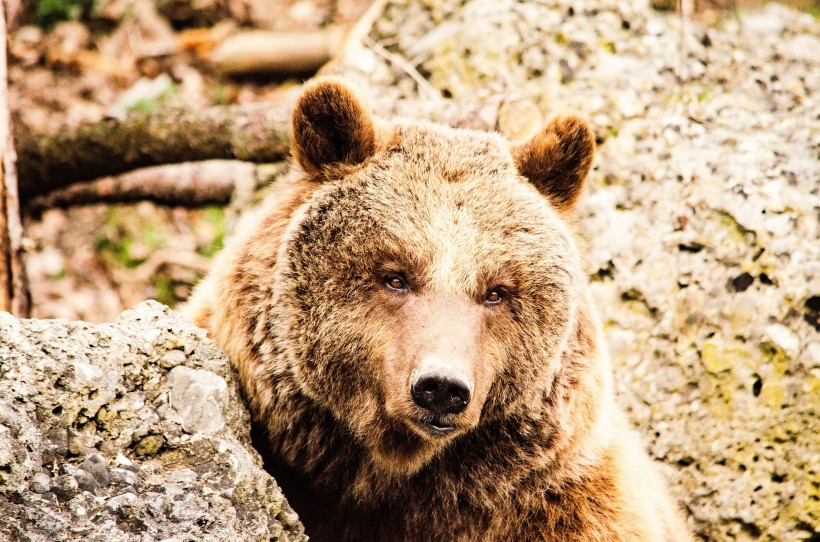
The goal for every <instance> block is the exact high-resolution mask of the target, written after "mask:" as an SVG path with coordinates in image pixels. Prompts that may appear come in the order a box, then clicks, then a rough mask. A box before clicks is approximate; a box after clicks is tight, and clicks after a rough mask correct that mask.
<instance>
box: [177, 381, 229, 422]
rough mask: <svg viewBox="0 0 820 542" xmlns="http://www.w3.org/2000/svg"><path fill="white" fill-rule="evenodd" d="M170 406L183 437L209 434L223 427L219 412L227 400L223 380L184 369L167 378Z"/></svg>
mask: <svg viewBox="0 0 820 542" xmlns="http://www.w3.org/2000/svg"><path fill="white" fill-rule="evenodd" d="M168 387H169V388H170V389H171V396H170V406H171V408H172V409H173V410H175V411H176V412H177V413H178V414H179V416H180V418H181V420H180V421H181V424H182V428H183V429H184V430H185V432H186V433H189V434H193V433H200V432H205V433H210V432H213V431H219V430H220V429H222V428H223V427H224V426H225V420H224V419H223V417H222V412H223V411H224V409H225V403H226V402H227V400H228V386H227V384H226V383H225V380H224V379H223V378H222V377H220V376H217V375H215V374H214V373H212V372H210V371H199V370H196V369H190V368H188V367H185V366H179V367H174V368H173V369H172V370H171V372H170V373H169V374H168Z"/></svg>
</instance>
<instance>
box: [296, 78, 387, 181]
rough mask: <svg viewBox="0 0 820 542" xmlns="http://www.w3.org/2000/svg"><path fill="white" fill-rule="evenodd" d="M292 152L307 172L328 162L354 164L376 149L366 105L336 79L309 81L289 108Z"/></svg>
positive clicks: (374, 131)
mask: <svg viewBox="0 0 820 542" xmlns="http://www.w3.org/2000/svg"><path fill="white" fill-rule="evenodd" d="M291 146H292V149H293V156H294V158H295V159H296V161H297V162H298V163H299V165H300V166H302V169H304V170H305V172H306V173H308V174H314V175H315V174H320V173H321V172H322V170H323V169H325V166H329V165H351V166H352V165H356V164H360V163H361V162H364V161H365V160H366V159H367V158H368V157H370V156H371V155H372V154H373V153H374V152H375V149H376V129H375V127H374V125H373V117H372V116H371V114H370V111H369V109H368V108H367V107H366V106H365V105H364V103H363V102H362V101H361V100H360V99H359V97H358V96H357V95H356V93H355V92H354V91H353V90H352V89H351V88H350V87H348V86H347V85H345V84H344V83H342V82H341V81H340V80H338V79H334V78H321V79H317V80H315V81H313V82H311V83H309V84H308V85H307V86H306V87H305V89H304V91H303V92H302V95H301V96H300V97H299V100H298V101H297V102H296V108H295V109H294V111H293V137H292V138H291Z"/></svg>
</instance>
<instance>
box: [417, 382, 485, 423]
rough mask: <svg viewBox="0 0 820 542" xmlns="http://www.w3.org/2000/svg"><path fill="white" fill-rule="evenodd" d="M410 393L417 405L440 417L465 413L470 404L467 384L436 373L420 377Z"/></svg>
mask: <svg viewBox="0 0 820 542" xmlns="http://www.w3.org/2000/svg"><path fill="white" fill-rule="evenodd" d="M410 393H411V395H412V396H413V401H415V402H416V404H417V405H419V406H420V407H422V408H426V409H427V410H429V411H430V412H432V413H434V414H436V415H439V416H441V415H444V414H458V413H459V412H463V411H464V409H466V408H467V405H468V404H469V403H470V387H469V385H468V384H467V383H466V382H464V381H462V380H460V379H456V378H452V377H446V376H442V375H439V374H435V373H429V374H422V375H419V377H418V378H416V381H415V382H413V385H412V386H411V387H410Z"/></svg>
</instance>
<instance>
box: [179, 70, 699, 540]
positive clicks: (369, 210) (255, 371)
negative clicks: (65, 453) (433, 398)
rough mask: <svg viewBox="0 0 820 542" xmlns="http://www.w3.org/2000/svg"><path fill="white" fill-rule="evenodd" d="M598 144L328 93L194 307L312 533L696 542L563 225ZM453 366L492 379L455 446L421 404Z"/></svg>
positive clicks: (313, 103)
mask: <svg viewBox="0 0 820 542" xmlns="http://www.w3.org/2000/svg"><path fill="white" fill-rule="evenodd" d="M593 146H594V143H593V140H592V136H591V134H590V130H589V128H588V127H587V126H586V124H584V123H583V122H582V121H580V120H579V119H576V118H572V117H569V118H563V119H558V120H556V121H553V123H552V124H550V126H548V127H547V129H546V130H545V131H544V132H543V133H542V134H540V135H538V136H536V137H535V138H534V139H533V140H532V141H530V142H528V143H525V144H523V145H522V146H520V147H517V148H510V144H509V143H508V142H507V141H506V140H504V139H503V138H502V137H501V136H499V135H497V134H489V133H482V132H474V131H466V130H454V129H450V128H447V127H443V126H439V125H434V124H428V123H420V122H410V121H399V120H397V121H392V122H382V121H378V120H374V119H372V118H371V116H370V113H369V112H368V110H367V109H366V108H365V107H364V106H363V105H362V102H361V101H359V100H358V99H357V98H356V95H355V94H354V93H353V92H352V91H350V89H348V88H347V87H346V86H345V85H344V84H343V83H341V82H340V81H337V80H333V79H330V80H328V79H325V80H319V81H317V82H314V83H313V84H311V85H309V86H308V87H307V88H306V90H305V91H304V95H303V97H302V99H301V100H300V102H299V105H298V106H297V110H296V112H295V113H294V142H293V148H294V158H295V165H294V171H293V173H292V174H291V176H290V177H289V179H288V180H287V181H284V182H282V183H281V185H280V187H279V191H278V193H277V194H275V195H273V196H272V197H271V198H270V199H269V200H268V201H267V202H266V203H265V204H264V205H263V207H262V209H261V211H260V213H259V215H258V217H257V218H256V219H255V220H252V221H250V222H249V223H248V225H247V226H246V227H245V228H243V230H242V231H241V233H239V234H238V235H237V237H236V239H235V240H234V241H233V243H232V244H230V245H229V246H228V247H227V248H226V249H225V251H223V253H222V254H221V255H220V257H219V259H218V260H217V261H216V263H215V267H214V269H213V271H212V272H211V274H210V275H209V276H208V277H207V278H206V279H205V280H204V282H203V283H202V284H201V285H200V286H199V287H198V288H197V290H196V292H195V294H194V296H193V299H192V301H191V303H190V306H189V308H188V312H189V315H190V316H191V317H192V319H193V320H194V321H195V322H196V323H197V324H199V325H200V326H202V327H204V328H206V329H208V330H209V331H210V333H211V334H212V336H213V337H214V338H215V339H216V341H217V342H218V343H219V344H220V345H221V346H222V348H223V349H225V351H226V352H227V354H228V355H229V357H230V358H231V360H232V361H233V363H234V364H235V365H236V367H237V369H238V372H239V375H240V378H241V381H242V383H243V386H244V389H245V392H246V395H247V398H248V401H249V404H250V408H251V411H252V412H253V415H254V419H255V422H256V423H257V424H258V425H260V426H261V427H262V428H263V429H264V431H265V433H266V437H265V445H264V448H265V451H266V452H267V455H268V456H269V459H270V464H269V467H270V470H271V471H272V472H273V474H274V475H275V476H276V477H277V479H278V480H279V481H280V483H282V485H283V487H284V490H285V493H286V495H288V497H289V499H290V500H291V503H292V504H293V505H294V508H295V509H296V510H297V512H299V514H300V515H301V516H302V518H303V520H304V522H305V525H306V528H307V531H308V534H310V536H311V539H312V540H316V541H320V542H321V541H357V542H367V541H380V542H388V541H390V542H393V541H396V542H400V541H407V542H410V541H426V540H436V541H465V542H466V541H478V540H482V541H513V540H514V541H518V542H527V541H541V540H549V541H566V542H569V541H590V542H593V541H600V542H604V541H606V542H615V541H621V542H627V541H628V542H640V541H647V542H648V541H653V542H654V541H665V542H673V541H675V542H678V541H689V540H691V538H690V535H689V534H688V531H687V528H686V526H685V525H684V522H683V520H682V518H681V516H680V515H679V513H678V511H677V507H676V505H675V504H674V503H673V502H672V501H671V500H670V498H669V497H668V495H667V491H666V488H665V487H664V484H663V482H662V481H661V480H660V478H659V476H658V474H657V473H656V468H655V466H654V465H653V464H652V462H651V461H650V460H649V458H648V456H647V455H646V453H645V452H644V451H643V450H642V449H641V446H640V444H639V443H638V442H637V440H636V438H635V436H634V434H633V432H632V430H631V429H630V428H629V424H628V423H627V421H625V419H624V417H623V416H622V414H621V413H620V411H619V410H618V408H617V407H616V406H615V404H614V400H613V391H612V382H611V374H610V373H611V370H610V364H609V360H608V357H607V353H606V351H605V349H604V341H603V338H602V336H601V329H600V325H599V324H598V320H597V317H596V316H595V313H594V310H593V307H592V305H591V303H590V300H589V296H588V293H587V286H586V279H585V277H584V273H583V269H582V266H581V262H580V258H579V255H578V251H577V249H576V247H575V243H574V242H573V239H572V236H571V234H570V232H569V231H568V229H567V227H566V225H565V223H564V222H563V219H562V218H561V217H562V215H563V214H564V213H566V212H568V211H570V210H571V208H572V205H573V203H574V202H575V200H576V199H577V197H578V194H579V193H580V191H581V189H582V186H583V183H584V179H585V177H586V175H587V173H588V171H589V167H590V163H591V160H592V154H593ZM559 211H560V212H559ZM394 279H396V280H394ZM389 284H394V285H395V284H401V286H402V287H401V288H398V289H397V288H393V287H389V286H388V285H389ZM496 299H500V301H499V302H497V303H495V302H491V301H495V300H496ZM431 358H435V359H439V360H444V361H446V362H447V363H452V364H454V365H458V366H459V367H461V368H463V370H464V371H466V372H467V373H468V374H469V375H470V379H471V384H473V385H474V389H473V393H472V399H471V400H470V403H469V405H468V407H467V409H466V410H465V411H464V412H461V413H458V414H447V415H446V418H447V419H446V420H445V421H446V422H447V423H448V424H449V425H452V426H453V427H454V428H455V430H454V431H453V432H452V433H451V434H448V435H445V436H438V435H433V434H431V433H430V432H429V431H426V430H425V425H424V424H425V423H426V422H427V421H429V419H428V418H425V416H427V415H428V414H426V413H425V411H424V410H423V409H421V408H420V407H418V405H416V404H415V403H414V402H413V400H412V397H411V393H410V382H411V378H412V374H413V372H414V371H415V370H417V368H418V367H419V364H420V363H422V362H423V360H426V359H431Z"/></svg>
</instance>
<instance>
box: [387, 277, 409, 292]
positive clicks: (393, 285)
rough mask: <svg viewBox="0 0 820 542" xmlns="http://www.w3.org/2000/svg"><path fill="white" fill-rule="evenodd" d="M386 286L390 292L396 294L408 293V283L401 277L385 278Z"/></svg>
mask: <svg viewBox="0 0 820 542" xmlns="http://www.w3.org/2000/svg"><path fill="white" fill-rule="evenodd" d="M384 285H385V286H387V288H388V289H389V290H393V291H396V292H406V291H407V281H406V280H404V278H403V277H401V276H399V275H387V276H386V277H384Z"/></svg>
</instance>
